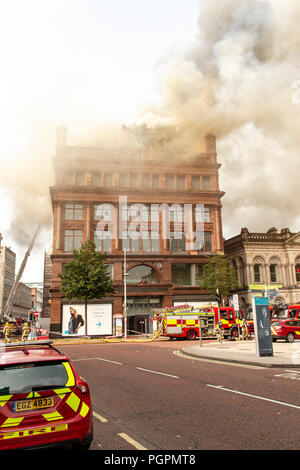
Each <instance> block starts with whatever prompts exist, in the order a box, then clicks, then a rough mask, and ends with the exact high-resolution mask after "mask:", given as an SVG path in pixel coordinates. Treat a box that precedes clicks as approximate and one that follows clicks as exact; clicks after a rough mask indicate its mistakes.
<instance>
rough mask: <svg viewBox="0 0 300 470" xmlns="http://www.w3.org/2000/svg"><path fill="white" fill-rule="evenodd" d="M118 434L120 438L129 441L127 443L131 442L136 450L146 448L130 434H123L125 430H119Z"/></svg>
mask: <svg viewBox="0 0 300 470" xmlns="http://www.w3.org/2000/svg"><path fill="white" fill-rule="evenodd" d="M118 436H120V437H122V439H124V440H125V441H127V442H129V444H131V445H132V446H133V447H135V448H136V449H138V450H147V449H146V447H144V446H142V445H141V444H139V443H138V442H137V441H135V440H134V439H132V438H131V437H130V436H128V434H125V432H120V433H119V434H118Z"/></svg>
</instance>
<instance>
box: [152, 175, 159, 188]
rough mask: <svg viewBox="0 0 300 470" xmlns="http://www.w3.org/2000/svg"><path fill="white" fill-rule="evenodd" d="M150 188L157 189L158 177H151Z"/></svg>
mask: <svg viewBox="0 0 300 470" xmlns="http://www.w3.org/2000/svg"><path fill="white" fill-rule="evenodd" d="M152 188H154V189H157V188H159V177H158V175H152Z"/></svg>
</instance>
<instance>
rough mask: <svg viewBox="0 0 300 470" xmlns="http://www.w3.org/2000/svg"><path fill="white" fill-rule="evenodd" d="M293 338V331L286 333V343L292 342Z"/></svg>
mask: <svg viewBox="0 0 300 470" xmlns="http://www.w3.org/2000/svg"><path fill="white" fill-rule="evenodd" d="M294 339H295V338H294V335H293V333H288V334H287V335H286V342H287V343H293V342H294Z"/></svg>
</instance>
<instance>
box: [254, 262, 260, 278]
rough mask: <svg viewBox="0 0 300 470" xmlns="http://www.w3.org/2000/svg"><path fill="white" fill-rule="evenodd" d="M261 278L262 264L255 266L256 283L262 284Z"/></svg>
mask: <svg viewBox="0 0 300 470" xmlns="http://www.w3.org/2000/svg"><path fill="white" fill-rule="evenodd" d="M260 281H261V277H260V264H255V265H254V282H260Z"/></svg>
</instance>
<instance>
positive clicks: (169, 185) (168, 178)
mask: <svg viewBox="0 0 300 470" xmlns="http://www.w3.org/2000/svg"><path fill="white" fill-rule="evenodd" d="M174 187H175V183H174V175H167V176H166V188H167V189H174Z"/></svg>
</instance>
